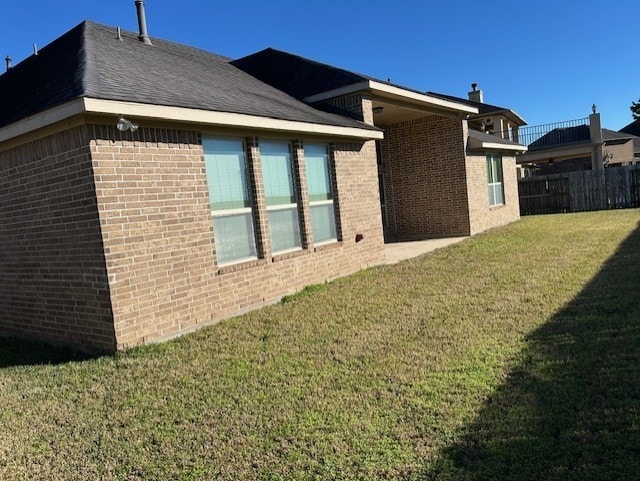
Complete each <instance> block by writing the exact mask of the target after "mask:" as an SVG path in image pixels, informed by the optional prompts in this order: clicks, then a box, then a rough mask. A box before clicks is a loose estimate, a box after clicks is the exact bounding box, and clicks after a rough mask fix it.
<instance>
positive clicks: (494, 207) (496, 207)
mask: <svg viewBox="0 0 640 481" xmlns="http://www.w3.org/2000/svg"><path fill="white" fill-rule="evenodd" d="M506 206H507V204H497V205H490V206H489V210H500V209H504V208H505V207H506Z"/></svg>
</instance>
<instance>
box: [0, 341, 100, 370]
mask: <svg viewBox="0 0 640 481" xmlns="http://www.w3.org/2000/svg"><path fill="white" fill-rule="evenodd" d="M96 357H97V356H96V355H91V354H85V353H83V352H80V351H77V350H74V349H71V348H68V347H56V346H51V345H49V344H45V343H40V342H32V341H23V340H21V339H15V338H6V337H0V369H2V368H5V367H15V366H37V365H42V364H52V365H56V364H64V363H67V362H74V361H86V360H89V359H95V358H96Z"/></svg>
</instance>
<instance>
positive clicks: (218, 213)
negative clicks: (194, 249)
mask: <svg viewBox="0 0 640 481" xmlns="http://www.w3.org/2000/svg"><path fill="white" fill-rule="evenodd" d="M206 138H207V139H220V140H234V141H239V142H241V143H242V151H243V157H244V169H245V177H246V179H245V182H246V183H247V193H248V195H249V204H250V207H242V208H235V209H220V210H215V209H211V217H212V218H222V217H234V216H238V215H243V214H247V213H248V214H251V223H252V225H253V247H254V250H255V251H256V255H253V256H245V257H239V258H236V259H232V260H229V261H220V258H219V257H217V262H218V266H219V267H226V266H230V265H234V264H240V263H243V262H249V261H253V260H257V259H258V252H259V248H258V239H257V235H256V212H255V204H254V200H253V196H252V195H251V192H252V185H253V182H252V180H251V175H250V169H249V158H248V156H247V146H246V143H245V141H244V139H242V138H237V137H223V136H207V137H206ZM203 144H204V142H203ZM206 154H207V152H206V151H204V155H206ZM209 189H210V186H209V185H207V190H209ZM212 227H214V236H215V226H212ZM215 239H216V238H214V241H215ZM216 252H217V250H216Z"/></svg>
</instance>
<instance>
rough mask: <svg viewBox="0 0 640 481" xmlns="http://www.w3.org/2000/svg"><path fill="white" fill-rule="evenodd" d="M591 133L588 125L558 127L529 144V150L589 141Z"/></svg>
mask: <svg viewBox="0 0 640 481" xmlns="http://www.w3.org/2000/svg"><path fill="white" fill-rule="evenodd" d="M590 138H591V133H590V131H589V126H588V125H577V126H575V127H559V128H556V129H553V130H552V131H550V132H548V133H546V134H544V135H543V136H542V137H540V138H539V139H538V140H536V141H534V142H532V143H530V144H529V150H539V149H549V148H555V147H558V146H560V145H566V144H573V143H584V142H589V139H590Z"/></svg>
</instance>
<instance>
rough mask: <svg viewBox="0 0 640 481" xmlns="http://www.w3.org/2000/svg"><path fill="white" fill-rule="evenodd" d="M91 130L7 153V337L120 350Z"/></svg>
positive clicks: (0, 180) (0, 237)
mask: <svg viewBox="0 0 640 481" xmlns="http://www.w3.org/2000/svg"><path fill="white" fill-rule="evenodd" d="M88 145H89V140H88V135H87V130H86V128H84V127H78V128H73V129H71V130H67V131H65V132H62V133H58V134H55V135H50V136H48V137H45V138H41V139H39V140H36V141H33V142H30V143H28V144H25V145H22V146H20V147H15V148H12V149H10V150H5V151H3V152H0V334H2V335H13V336H18V337H26V338H32V339H34V338H35V339H42V340H46V341H49V342H54V343H63V344H75V345H82V346H84V347H85V348H86V349H91V350H104V351H110V350H113V349H114V347H115V333H114V329H113V317H112V313H111V305H110V301H109V290H108V282H107V274H106V267H105V260H104V255H103V247H102V239H101V233H100V223H99V222H98V214H97V202H96V196H95V190H94V184H93V171H92V164H91V156H90V151H89V147H88Z"/></svg>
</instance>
